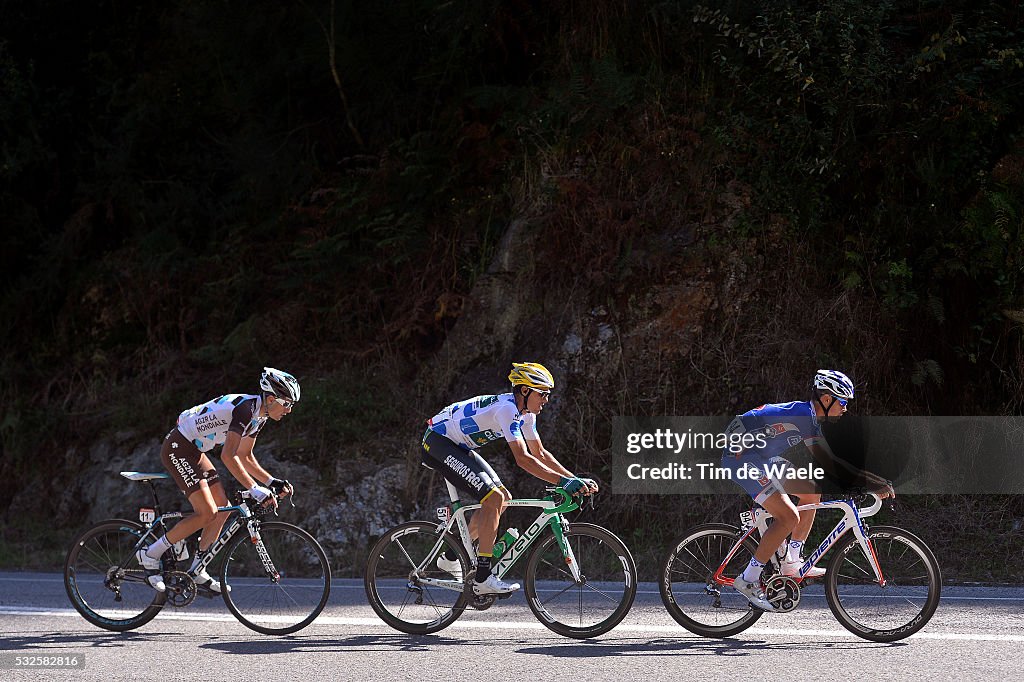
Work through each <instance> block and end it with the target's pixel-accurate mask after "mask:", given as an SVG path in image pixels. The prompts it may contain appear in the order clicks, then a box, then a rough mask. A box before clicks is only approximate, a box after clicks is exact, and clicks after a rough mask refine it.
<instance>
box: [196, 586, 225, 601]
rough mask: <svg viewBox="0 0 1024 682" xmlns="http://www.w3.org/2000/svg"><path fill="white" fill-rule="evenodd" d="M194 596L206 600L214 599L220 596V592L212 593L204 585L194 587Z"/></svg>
mask: <svg viewBox="0 0 1024 682" xmlns="http://www.w3.org/2000/svg"><path fill="white" fill-rule="evenodd" d="M196 594H198V595H199V596H201V597H206V598H207V599H216V598H217V597H219V596H220V592H214V591H213V590H211V589H210V588H209V587H207V586H206V585H196Z"/></svg>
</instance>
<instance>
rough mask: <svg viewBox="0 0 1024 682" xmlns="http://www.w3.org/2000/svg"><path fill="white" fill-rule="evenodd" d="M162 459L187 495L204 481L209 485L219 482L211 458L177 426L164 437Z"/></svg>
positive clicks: (197, 488)
mask: <svg viewBox="0 0 1024 682" xmlns="http://www.w3.org/2000/svg"><path fill="white" fill-rule="evenodd" d="M160 459H161V461H163V463H164V468H165V469H167V471H168V473H170V475H171V478H173V479H174V482H175V483H176V484H177V485H178V488H179V489H180V490H181V492H183V493H185V497H188V496H189V495H191V494H192V493H194V492H195V491H197V490H199V488H200V487H201V486H202V483H203V481H206V484H207V485H208V486H212V485H213V484H214V483H217V482H219V478H220V476H219V475H218V474H217V469H216V467H214V466H213V462H211V461H210V458H209V457H207V456H206V454H205V453H202V452H199V448H197V447H196V446H195V445H193V444H192V441H190V440H189V439H188V438H186V437H185V436H183V435H182V433H181V431H179V430H178V429H177V428H173V429H171V430H170V431H169V432H168V434H167V436H166V437H165V438H164V445H163V447H162V448H161V449H160Z"/></svg>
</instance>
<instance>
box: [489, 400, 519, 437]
mask: <svg viewBox="0 0 1024 682" xmlns="http://www.w3.org/2000/svg"><path fill="white" fill-rule="evenodd" d="M494 421H495V423H496V424H497V426H498V428H500V429H501V432H502V434H504V436H505V440H506V441H508V442H509V443H511V442H513V441H517V440H522V439H523V420H522V418H521V417H520V416H519V413H518V412H517V411H516V408H515V405H502V406H501V407H500V408H499V409H498V411H497V412H496V413H495V415H494Z"/></svg>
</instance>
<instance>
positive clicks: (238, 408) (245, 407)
mask: <svg viewBox="0 0 1024 682" xmlns="http://www.w3.org/2000/svg"><path fill="white" fill-rule="evenodd" d="M255 409H256V401H255V400H243V401H241V402H240V403H238V404H237V405H235V409H233V410H231V423H230V424H228V432H234V433H237V434H238V435H239V436H241V435H242V434H243V433H245V429H246V428H247V427H248V426H249V424H250V422H252V416H253V412H254V411H255Z"/></svg>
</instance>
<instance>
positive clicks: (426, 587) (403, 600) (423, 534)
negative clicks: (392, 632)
mask: <svg viewBox="0 0 1024 682" xmlns="http://www.w3.org/2000/svg"><path fill="white" fill-rule="evenodd" d="M438 537H442V538H443V540H442V544H441V546H440V547H439V548H438V550H437V551H436V552H435V551H434V545H436V544H437V540H438ZM445 549H447V550H449V554H450V555H451V554H454V555H456V556H457V557H458V566H457V567H456V566H455V565H447V567H446V569H443V568H442V567H440V566H438V563H437V562H438V560H439V558H440V557H441V553H442V552H443V551H444V550H445ZM447 569H450V570H447ZM468 575H469V556H468V555H467V554H466V550H465V549H463V548H462V545H461V544H459V542H458V541H457V540H456V539H455V537H454V536H452V535H451V534H450V533H445V534H444V535H443V536H438V533H437V524H436V523H428V522H426V521H410V522H409V523H403V524H402V525H400V526H395V527H394V528H392V529H391V530H389V531H387V532H386V533H384V535H382V536H381V537H380V539H379V540H377V542H376V544H374V546H373V547H372V548H371V549H370V556H369V557H368V558H367V560H366V574H365V575H364V577H363V585H364V586H365V588H366V598H367V599H368V600H369V602H370V606H371V607H372V608H373V610H374V611H375V612H376V613H377V615H378V616H380V617H381V620H383V621H384V622H385V623H387V624H388V625H390V626H391V627H393V628H395V629H396V630H398V631H400V632H405V633H408V634H411V635H425V634H430V633H432V632H437V631H439V630H443V629H444V628H446V627H448V626H449V625H451V624H452V623H454V622H455V619H456V618H458V617H459V616H461V615H462V612H463V611H465V610H466V598H465V596H464V594H463V590H464V580H465V578H466V576H468Z"/></svg>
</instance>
